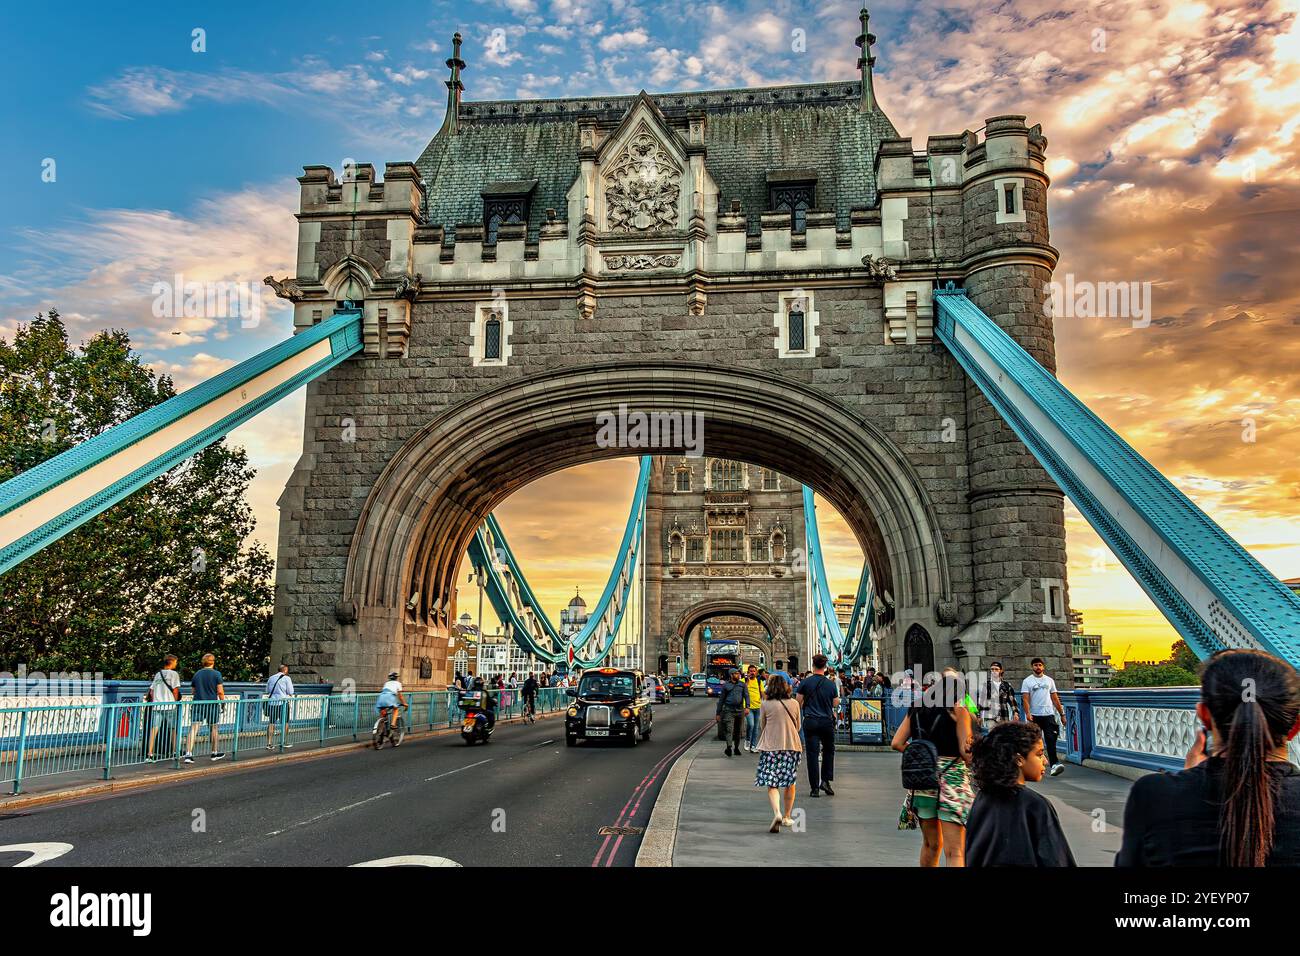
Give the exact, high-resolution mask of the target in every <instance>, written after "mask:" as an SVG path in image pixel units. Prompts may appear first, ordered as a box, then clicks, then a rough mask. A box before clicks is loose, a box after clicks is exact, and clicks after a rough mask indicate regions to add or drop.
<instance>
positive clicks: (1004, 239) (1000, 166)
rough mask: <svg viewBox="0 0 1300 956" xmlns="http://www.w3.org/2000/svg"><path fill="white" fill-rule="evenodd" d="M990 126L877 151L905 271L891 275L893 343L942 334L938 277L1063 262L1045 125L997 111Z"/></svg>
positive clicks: (888, 234)
mask: <svg viewBox="0 0 1300 956" xmlns="http://www.w3.org/2000/svg"><path fill="white" fill-rule="evenodd" d="M982 132H983V137H981V136H980V135H979V134H978V133H975V132H971V131H970V130H966V131H964V132H962V133H960V134H955V135H944V136H931V137H930V138H929V139H928V140H927V142H926V148H925V150H923V151H920V152H918V151H916V150H914V148H913V145H912V140H911V139H907V138H897V139H889V140H885V141H883V142H882V143H881V144H880V147H879V149H878V150H877V152H876V160H875V177H876V184H877V189H878V195H879V214H880V221H881V244H882V248H883V256H884V258H886V259H887V260H889V261H890V262H891V263H894V264H896V267H897V273H898V274H897V276H896V278H894V279H891V280H887V281H886V282H885V330H884V331H885V340H886V341H887V342H891V343H895V344H910V343H914V342H925V341H930V340H932V338H933V329H934V309H933V305H932V302H931V298H930V292H931V289H932V288H933V285H934V282H935V281H936V280H948V279H953V280H955V281H959V282H964V281H965V280H966V279H967V278H968V277H970V276H972V275H973V274H975V273H978V272H981V271H983V270H986V269H990V268H995V267H999V266H1006V265H1018V266H1025V267H1036V268H1045V269H1047V270H1048V271H1050V270H1051V269H1052V268H1053V267H1054V266H1055V264H1056V250H1055V249H1053V248H1052V247H1051V246H1050V245H1049V244H1048V234H1047V199H1046V195H1047V185H1048V178H1047V174H1046V172H1045V170H1044V163H1045V150H1046V147H1047V140H1046V138H1045V137H1044V136H1043V134H1042V129H1041V127H1039V126H1034V127H1032V128H1031V127H1029V126H1026V124H1025V117H1023V116H1019V115H1007V116H994V117H990V118H989V119H987V120H985V123H984V127H983V129H982Z"/></svg>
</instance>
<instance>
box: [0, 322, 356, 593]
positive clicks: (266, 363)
mask: <svg viewBox="0 0 1300 956" xmlns="http://www.w3.org/2000/svg"><path fill="white" fill-rule="evenodd" d="M361 347H362V342H361V313H360V311H357V310H340V311H339V312H337V313H336V314H335V315H333V316H332V317H331V318H329V319H326V320H325V321H324V322H321V323H320V324H319V325H315V326H312V327H311V328H310V329H306V330H304V331H303V332H300V333H298V334H297V335H295V336H293V337H292V338H289V339H286V340H285V341H283V342H280V343H279V344H277V345H274V346H272V347H271V348H269V349H267V350H266V351H264V352H260V353H259V354H257V355H255V356H253V357H252V358H250V359H246V360H245V361H243V362H240V363H239V364H238V365H236V366H235V367H234V368H230V369H227V370H226V371H224V372H222V373H221V374H220V375H217V376H214V377H213V378H210V379H208V380H207V381H205V382H201V383H200V384H198V385H195V386H194V387H193V388H191V389H189V390H187V391H185V392H182V393H181V394H179V395H176V396H174V397H172V398H169V399H167V401H165V402H163V403H161V404H159V405H155V406H154V407H153V408H151V409H149V410H147V411H144V412H141V413H140V414H139V415H136V416H134V417H132V418H129V419H127V420H126V421H124V422H122V423H121V424H118V425H114V426H113V427H112V428H109V429H107V430H105V431H103V432H101V433H100V434H98V435H96V436H95V437H94V438H91V439H90V440H88V441H84V442H82V443H81V444H79V445H77V446H75V447H73V448H69V449H68V450H67V451H65V452H62V453H61V454H58V455H55V456H54V457H53V458H50V459H49V460H47V461H44V462H42V463H41V464H39V465H37V466H36V467H35V468H30V469H28V470H27V471H24V472H23V473H22V474H20V475H15V476H14V477H13V478H11V479H9V480H8V481H6V482H5V483H4V484H2V485H0V574H3V573H4V572H5V571H8V570H9V569H10V568H12V567H14V566H15V565H17V564H19V563H20V562H22V561H24V560H26V559H27V558H29V557H31V556H32V555H33V554H35V553H36V552H37V551H40V550H41V549H42V548H44V547H46V546H47V545H50V544H52V543H54V542H55V541H58V540H59V539H60V538H62V537H63V536H64V535H66V534H68V533H69V532H70V531H72V530H73V529H75V528H77V527H79V526H80V525H82V524H84V523H85V522H87V521H89V520H90V519H91V518H93V517H95V516H96V515H97V514H100V513H101V512H102V511H104V510H105V509H107V508H109V507H111V506H112V505H114V504H115V503H117V502H118V501H121V500H122V499H123V498H125V497H126V496H127V495H129V494H131V493H133V492H135V491H138V490H140V489H141V488H143V487H144V486H145V485H146V484H148V483H149V482H150V481H152V480H153V479H154V478H157V477H158V476H159V475H161V474H162V473H163V472H165V471H167V470H169V469H171V468H174V467H175V466H176V465H178V464H180V463H181V462H182V461H184V460H185V459H186V458H188V457H190V456H191V455H193V454H195V453H196V452H199V451H201V450H202V449H204V448H206V447H207V446H208V445H211V444H212V443H213V442H216V441H219V440H220V439H221V438H223V437H225V436H226V435H227V434H229V433H230V431H231V430H232V429H234V428H236V427H237V426H239V425H242V424H243V423H244V422H246V421H248V420H249V419H250V418H252V417H253V416H254V415H257V414H258V413H259V412H261V411H263V410H265V409H267V408H269V407H270V406H272V405H274V404H275V403H276V402H278V401H279V400H280V399H282V398H284V397H285V396H286V395H288V394H289V393H290V392H292V391H294V390H296V389H297V388H299V387H301V386H302V385H305V384H306V383H307V382H310V381H311V380H312V379H314V378H316V377H318V376H320V375H323V374H324V373H325V372H327V371H329V370H330V369H332V368H334V367H335V366H336V365H339V364H340V363H342V362H344V361H346V360H347V359H349V358H350V357H352V356H353V355H355V354H357V353H358V352H360V351H361Z"/></svg>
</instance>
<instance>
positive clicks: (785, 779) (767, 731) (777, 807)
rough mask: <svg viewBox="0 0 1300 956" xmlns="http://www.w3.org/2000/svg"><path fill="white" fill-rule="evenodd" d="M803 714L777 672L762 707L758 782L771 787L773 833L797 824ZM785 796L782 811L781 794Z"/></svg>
mask: <svg viewBox="0 0 1300 956" xmlns="http://www.w3.org/2000/svg"><path fill="white" fill-rule="evenodd" d="M801 726H803V714H801V713H800V712H799V702H798V701H797V700H795V699H794V697H793V696H792V694H791V692H790V685H789V683H787V681H786V679H785V678H784V677H782V676H781V675H780V674H773V675H772V677H771V678H770V679H769V680H768V682H767V696H766V698H765V699H764V700H763V706H762V708H761V709H760V710H759V729H760V733H761V736H760V737H759V739H758V770H757V773H756V775H755V780H754V786H756V787H767V799H768V801H769V802H770V803H771V804H772V825H771V826H770V827H768V832H769V833H780V832H781V827H783V826H787V827H788V826H793V825H794V821H793V820H792V819H790V814H791V813H793V812H794V787H795V781H796V779H797V778H798V774H799V759H800V757H802V756H803V742H802V741H801V740H800V739H799V728H800V727H801ZM782 797H784V798H785V807H784V812H782V805H781V798H782Z"/></svg>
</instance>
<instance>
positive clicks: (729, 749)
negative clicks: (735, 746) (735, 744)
mask: <svg viewBox="0 0 1300 956" xmlns="http://www.w3.org/2000/svg"><path fill="white" fill-rule="evenodd" d="M726 756H728V757H730V756H731V745H730V744H728V745H727V752H726Z"/></svg>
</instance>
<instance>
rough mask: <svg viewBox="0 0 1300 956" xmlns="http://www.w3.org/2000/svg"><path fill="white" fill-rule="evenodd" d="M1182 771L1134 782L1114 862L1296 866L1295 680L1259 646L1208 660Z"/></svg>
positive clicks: (1299, 825)
mask: <svg viewBox="0 0 1300 956" xmlns="http://www.w3.org/2000/svg"><path fill="white" fill-rule="evenodd" d="M1196 720H1197V723H1198V725H1199V726H1198V728H1197V732H1196V740H1195V742H1194V743H1193V745H1192V749H1191V750H1190V751H1188V754H1187V758H1186V760H1185V761H1184V769H1183V770H1181V771H1179V772H1177V773H1153V774H1149V775H1147V776H1145V777H1142V778H1141V779H1140V780H1137V781H1135V782H1134V784H1133V788H1132V789H1131V790H1130V791H1129V795H1128V803H1127V804H1126V805H1125V807H1124V837H1123V842H1122V844H1121V846H1120V851H1119V855H1118V856H1116V858H1115V865H1116V866H1144V867H1155V866H1234V867H1237V866H1240V867H1247V866H1249V867H1256V866H1300V769H1297V768H1296V766H1295V765H1294V764H1292V763H1291V762H1290V761H1289V760H1288V755H1287V749H1288V748H1287V744H1288V742H1289V741H1291V740H1292V739H1293V738H1294V737H1295V736H1296V732H1297V730H1300V676H1297V674H1296V671H1295V668H1293V667H1291V666H1290V665H1289V664H1287V663H1286V662H1285V661H1282V660H1280V659H1279V658H1277V657H1274V656H1273V655H1272V654H1266V653H1265V652H1263V651H1257V650H1247V649H1240V648H1234V649H1231V650H1224V651H1219V652H1218V653H1217V654H1215V655H1213V656H1212V657H1210V658H1209V660H1207V661H1206V662H1205V669H1204V671H1203V673H1202V674H1201V699H1200V701H1199V702H1198V703H1197V705H1196Z"/></svg>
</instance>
